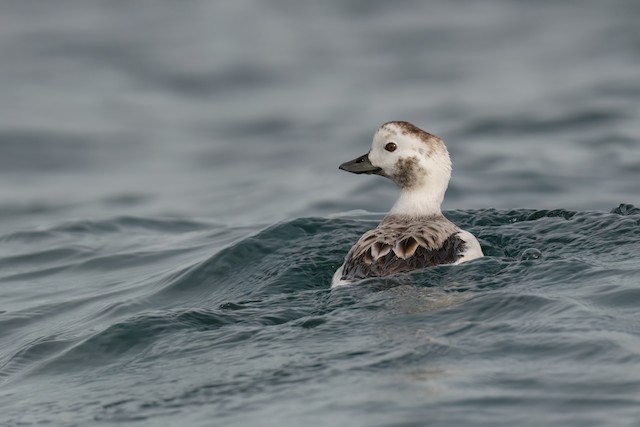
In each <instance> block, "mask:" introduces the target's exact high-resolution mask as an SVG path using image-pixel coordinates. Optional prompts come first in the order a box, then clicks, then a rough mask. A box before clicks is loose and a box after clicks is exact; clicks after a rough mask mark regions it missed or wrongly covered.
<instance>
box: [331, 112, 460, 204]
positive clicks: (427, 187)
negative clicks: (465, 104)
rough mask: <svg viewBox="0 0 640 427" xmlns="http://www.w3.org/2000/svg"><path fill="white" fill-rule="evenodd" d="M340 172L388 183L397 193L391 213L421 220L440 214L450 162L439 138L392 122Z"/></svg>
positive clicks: (412, 126)
mask: <svg viewBox="0 0 640 427" xmlns="http://www.w3.org/2000/svg"><path fill="white" fill-rule="evenodd" d="M340 169H342V170H346V171H348V172H353V173H367V174H378V175H382V176H384V177H387V178H389V179H391V180H392V181H393V182H395V183H396V185H397V186H398V187H400V189H401V194H400V198H399V199H398V201H397V202H396V204H395V205H394V207H393V209H392V210H391V213H397V214H406V215H412V216H421V215H430V214H439V213H440V204H441V203H442V200H443V198H444V193H445V191H446V190H447V186H448V185H449V179H450V178H451V159H450V158H449V152H448V151H447V147H446V146H445V145H444V142H442V140H441V139H440V138H438V137H437V136H435V135H432V134H430V133H428V132H425V131H423V130H422V129H420V128H418V127H416V126H414V125H412V124H411V123H408V122H400V121H396V122H388V123H385V124H383V125H382V126H380V127H379V128H378V130H377V131H376V133H375V135H374V136H373V143H372V144H371V150H369V153H367V154H365V155H364V156H361V157H358V158H357V159H355V160H352V161H351V162H347V163H344V164H342V165H340Z"/></svg>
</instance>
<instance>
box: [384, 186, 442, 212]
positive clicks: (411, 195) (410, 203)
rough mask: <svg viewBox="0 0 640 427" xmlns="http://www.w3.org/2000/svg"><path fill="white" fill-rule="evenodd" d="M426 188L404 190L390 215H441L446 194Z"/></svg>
mask: <svg viewBox="0 0 640 427" xmlns="http://www.w3.org/2000/svg"><path fill="white" fill-rule="evenodd" d="M445 191H446V188H445V189H444V190H442V191H434V190H433V189H426V188H424V187H423V188H412V189H403V190H402V191H401V192H400V197H398V200H397V201H396V203H395V204H394V205H393V207H392V208H391V211H390V212H389V213H390V214H393V215H407V216H412V217H419V216H433V215H441V214H442V212H441V210H440V205H442V200H443V199H444V192H445Z"/></svg>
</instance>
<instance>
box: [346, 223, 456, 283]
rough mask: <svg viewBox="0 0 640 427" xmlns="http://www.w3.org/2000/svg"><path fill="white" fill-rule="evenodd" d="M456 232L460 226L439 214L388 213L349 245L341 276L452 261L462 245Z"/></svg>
mask: <svg viewBox="0 0 640 427" xmlns="http://www.w3.org/2000/svg"><path fill="white" fill-rule="evenodd" d="M459 232H460V229H459V228H458V227H456V225H455V224H453V223H452V222H450V221H449V220H447V219H446V218H445V217H444V216H442V215H440V216H436V217H428V218H423V219H420V220H416V219H415V218H408V217H404V216H400V215H389V216H387V217H386V218H385V219H384V220H383V221H382V222H381V223H380V225H379V226H378V227H377V228H375V229H373V230H370V231H368V232H367V233H365V234H364V235H363V236H362V237H361V238H360V240H358V242H357V243H356V244H355V245H354V247H353V248H351V251H349V253H348V254H347V257H346V259H345V263H344V268H343V270H342V277H341V280H361V279H365V278H367V277H380V276H386V275H388V274H392V273H402V272H407V271H411V270H415V269H419V268H424V267H431V266H434V265H439V264H452V263H454V262H456V261H458V259H460V257H461V256H462V253H463V252H464V250H465V248H466V244H465V242H464V240H462V239H461V238H460V237H459V236H458V233H459Z"/></svg>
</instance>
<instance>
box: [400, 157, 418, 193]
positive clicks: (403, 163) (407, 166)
mask: <svg viewBox="0 0 640 427" xmlns="http://www.w3.org/2000/svg"><path fill="white" fill-rule="evenodd" d="M425 175H426V171H425V170H424V169H422V168H421V167H420V166H419V165H418V158H417V157H407V158H403V159H398V161H397V162H396V172H395V174H394V175H393V180H394V181H395V182H396V184H398V185H399V186H400V188H410V187H413V186H414V185H416V184H417V183H418V182H419V181H420V180H421V179H422V178H423V177H424V176H425Z"/></svg>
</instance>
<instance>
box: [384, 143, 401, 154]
mask: <svg viewBox="0 0 640 427" xmlns="http://www.w3.org/2000/svg"><path fill="white" fill-rule="evenodd" d="M396 148H398V146H397V145H396V143H395V142H387V145H385V146H384V149H385V150H387V151H389V152H391V151H396Z"/></svg>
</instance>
